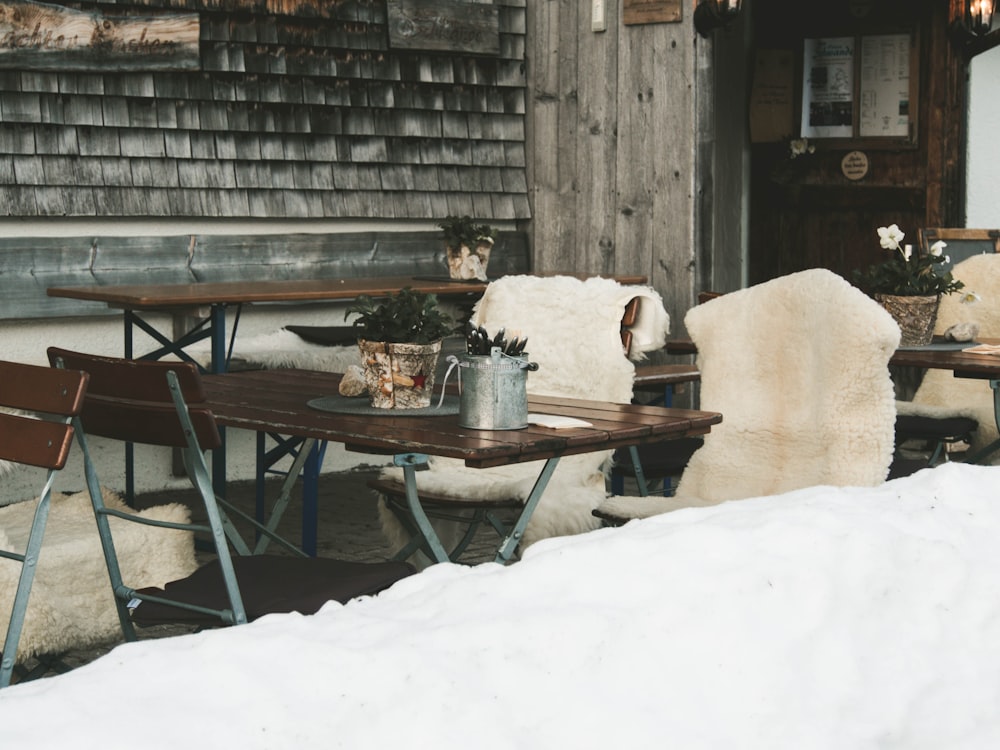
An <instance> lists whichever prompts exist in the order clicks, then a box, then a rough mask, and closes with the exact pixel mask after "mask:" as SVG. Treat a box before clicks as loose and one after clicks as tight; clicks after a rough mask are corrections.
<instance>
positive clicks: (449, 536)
mask: <svg viewBox="0 0 1000 750" xmlns="http://www.w3.org/2000/svg"><path fill="white" fill-rule="evenodd" d="M636 297H638V298H640V300H641V302H640V306H639V315H638V318H637V320H636V326H635V328H633V329H632V342H633V346H632V350H631V356H632V357H633V358H636V359H642V358H643V357H644V356H645V352H648V351H652V350H654V349H659V348H662V346H663V344H664V342H665V341H666V336H667V333H668V332H669V319H668V317H667V313H666V311H665V310H664V308H663V301H662V299H661V298H660V296H659V294H658V293H657V292H656V291H655V290H653V289H652V288H650V287H646V286H623V285H621V284H618V283H617V282H615V281H614V280H611V279H603V278H591V279H587V280H585V281H584V280H580V279H576V278H573V277H568V276H554V277H538V276H506V277H504V278H501V279H498V280H497V281H494V282H493V283H492V284H490V285H489V287H487V289H486V293H485V294H484V295H483V297H482V299H481V300H480V301H479V302H478V303H477V305H476V306H475V308H474V310H473V316H472V320H473V322H474V323H475V324H477V325H482V326H483V327H485V328H486V330H487V331H489V332H490V333H491V334H495V333H496V332H497V331H499V330H500V328H504V329H506V332H507V336H508V338H509V337H510V336H513V335H517V336H518V337H520V338H523V337H525V336H527V338H528V347H527V353H528V355H529V359H530V360H531V361H532V362H537V363H538V365H539V367H538V370H537V371H535V372H531V373H529V374H528V381H527V390H528V393H529V394H536V395H546V396H566V397H570V398H589V399H597V400H602V401H612V402H617V403H628V402H629V401H631V399H632V381H633V378H634V376H635V366H634V365H633V363H632V362H631V361H630V360H629V358H628V357H627V356H626V354H625V351H624V349H623V347H622V340H621V321H622V315H623V313H624V312H625V306H626V305H627V304H628V303H629V301H630V300H632V299H634V298H636ZM610 456H611V452H610V451H603V452H599V453H588V454H584V455H579V456H567V457H565V458H563V459H561V460H560V462H559V465H558V468H557V469H556V471H555V473H554V474H553V476H552V478H551V480H550V481H549V484H548V487H547V488H546V490H545V493H544V494H543V495H542V499H541V502H540V503H539V504H538V506H537V507H536V509H535V513H534V515H533V516H532V519H531V522H530V523H529V524H528V528H527V529H526V531H525V536H524V540H523V541H522V545H521V546H522V549H523V548H524V547H527V546H529V545H531V544H532V543H534V542H536V541H538V540H539V539H544V538H546V537H550V536H562V535H566V534H576V533H580V532H583V531H589V530H591V529H593V528H596V527H597V525H598V522H597V519H595V518H594V516H593V514H592V513H591V511H592V510H593V509H594V508H596V507H597V505H598V504H599V503H600V502H601V501H602V500H603V499H604V497H605V475H604V470H605V468H606V463H607V461H608V459H609V458H610ZM430 467H431V468H430V471H420V472H417V486H418V488H421V489H424V490H425V491H430V492H440V493H445V494H448V495H452V496H456V497H464V498H472V499H477V498H484V499H485V498H510V497H516V498H519V499H521V500H522V501H523V500H524V499H525V498H526V497H527V496H528V494H529V493H530V491H531V488H532V486H533V485H534V482H535V480H536V479H537V477H538V474H539V472H540V471H541V467H542V464H541V463H540V462H532V463H527V464H516V465H511V466H504V467H500V468H496V469H469V468H467V467H466V466H465V465H464V464H463V463H462V462H461V461H458V460H455V459H447V458H431V462H430ZM384 476H388V477H392V478H395V479H397V480H401V479H402V471H401V470H400V469H396V468H392V469H387V470H386V471H385V472H384ZM380 512H381V516H382V522H383V529H384V531H385V533H386V536H387V537H388V539H389V540H390V543H392V544H394V545H396V546H402V545H403V543H405V541H406V540H407V536H406V534H405V533H404V532H403V531H402V529H401V528H400V527H399V525H398V522H397V521H396V519H395V518H394V517H393V516H392V514H391V513H390V512H389V511H388V510H387V509H386V508H385V507H384V506H382V507H381V508H380ZM435 528H436V529H437V531H438V533H439V534H440V536H441V538H442V542H443V543H444V544H445V547H446V548H447V547H448V546H449V545H450V544H452V543H454V541H455V540H456V539H457V533H458V530H459V527H458V526H457V525H454V524H446V523H436V524H435ZM415 562H417V564H420V562H421V561H420V560H415Z"/></svg>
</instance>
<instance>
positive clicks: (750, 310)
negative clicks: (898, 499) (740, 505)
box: [596, 269, 900, 523]
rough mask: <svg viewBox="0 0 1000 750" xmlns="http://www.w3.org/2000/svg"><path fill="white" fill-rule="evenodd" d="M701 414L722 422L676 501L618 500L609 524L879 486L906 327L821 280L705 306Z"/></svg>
mask: <svg viewBox="0 0 1000 750" xmlns="http://www.w3.org/2000/svg"><path fill="white" fill-rule="evenodd" d="M684 321H685V324H686V326H687V329H688V331H689V333H690V335H691V338H692V339H693V341H694V343H695V344H696V346H697V347H698V366H699V369H700V371H701V406H702V408H704V409H709V410H711V411H717V412H721V414H722V423H721V424H719V425H717V426H715V427H713V428H712V431H711V432H710V433H709V434H708V435H706V436H705V443H704V445H703V446H702V448H701V449H699V450H698V451H697V452H696V453H695V454H694V455H693V456H692V458H691V460H690V462H689V464H688V466H687V468H686V469H685V470H684V473H683V474H682V475H681V479H680V482H679V484H678V486H677V492H676V494H675V496H674V497H646V498H639V497H621V496H619V497H612V498H609V499H608V500H607V501H605V502H604V503H602V504H601V506H600V507H599V508H598V510H597V511H596V514H597V515H598V516H599V517H600V518H602V519H604V520H605V521H608V522H611V523H621V522H624V521H626V520H628V519H630V518H641V517H646V516H651V515H655V514H658V513H663V512H666V511H670V510H676V509H678V508H685V507H690V506H702V505H713V504H717V503H721V502H724V501H726V500H737V499H741V498H748V497H757V496H764V495H776V494H779V493H782V492H788V491H789V490H794V489H799V488H802V487H809V486H814V485H842V486H846V485H859V486H873V485H877V484H879V483H881V482H883V481H884V480H885V478H886V474H887V472H888V470H889V464H890V462H891V460H892V454H893V424H894V421H895V415H896V411H895V404H894V395H893V387H892V380H891V378H890V376H889V369H888V364H889V358H890V357H891V356H892V354H893V352H894V351H895V350H896V347H897V346H898V345H899V336H900V334H899V327H898V326H897V325H896V323H895V322H894V321H893V319H892V318H891V317H890V316H889V314H888V313H887V312H885V310H883V309H882V308H881V307H880V306H879V305H878V304H877V303H876V302H874V301H873V300H872V299H870V298H869V297H867V296H866V295H864V294H863V293H862V292H861V291H859V290H858V289H856V288H855V287H853V286H851V285H850V284H848V283H847V281H845V280H844V279H843V278H841V277H840V276H838V275H836V274H834V273H832V272H830V271H827V270H825V269H812V270H808V271H802V272H799V273H794V274H790V275H788V276H783V277H781V278H778V279H774V280H772V281H768V282H765V283H763V284H758V285H757V286H753V287H750V288H749V289H744V290H741V291H738V292H732V293H730V294H726V295H724V296H721V297H718V298H717V299H714V300H711V301H709V302H706V303H705V304H702V305H698V306H697V307H694V308H692V309H691V310H689V311H688V313H687V315H686V316H685V319H684Z"/></svg>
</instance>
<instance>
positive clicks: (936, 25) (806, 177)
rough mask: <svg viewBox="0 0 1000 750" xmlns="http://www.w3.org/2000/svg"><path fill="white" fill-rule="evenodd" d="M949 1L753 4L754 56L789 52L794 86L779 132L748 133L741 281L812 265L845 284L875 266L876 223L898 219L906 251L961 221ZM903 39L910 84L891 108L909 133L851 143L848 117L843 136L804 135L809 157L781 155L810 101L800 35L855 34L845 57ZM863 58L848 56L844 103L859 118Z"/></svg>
mask: <svg viewBox="0 0 1000 750" xmlns="http://www.w3.org/2000/svg"><path fill="white" fill-rule="evenodd" d="M948 5H949V3H948V0H870V1H868V2H866V1H865V0H831V1H829V2H822V3H820V2H815V3H802V2H800V1H799V0H755V1H754V3H753V5H752V13H753V23H754V30H755V50H754V52H755V56H756V57H757V59H758V60H759V59H760V55H761V54H765V55H767V54H772V52H771V51H774V50H779V51H781V50H783V51H785V52H786V53H788V52H789V51H790V53H791V55H790V57H786V59H791V60H792V61H793V62H794V72H793V74H792V75H793V77H794V81H793V84H792V88H791V89H790V91H791V93H792V97H791V101H790V102H787V104H788V108H789V109H790V110H791V117H792V122H791V123H790V126H791V128H790V132H789V135H788V136H786V137H785V138H783V139H782V140H762V139H761V138H760V135H761V132H762V131H763V132H764V134H765V135H769V137H770V138H773V137H774V135H775V130H776V126H775V125H774V123H773V122H772V123H770V124H769V127H765V128H759V127H758V128H757V131H756V132H754V128H753V127H752V128H751V131H752V132H751V140H752V145H751V175H752V176H751V194H750V201H749V211H750V232H749V236H750V240H749V281H750V283H751V284H752V283H758V282H760V281H764V280H767V279H770V278H774V277H776V276H780V275H784V274H787V273H792V272H794V271H798V270H802V269H805V268H815V267H823V268H829V269H831V270H833V271H835V272H837V273H839V274H841V275H843V276H845V277H846V278H848V279H850V278H851V275H852V271H853V270H854V269H858V268H863V267H867V266H868V265H870V264H871V263H874V262H878V261H879V260H880V253H882V252H884V251H882V250H881V249H880V247H879V244H878V237H877V234H876V230H877V228H878V227H880V226H887V225H889V224H893V223H895V224H898V225H899V227H900V229H902V231H903V232H904V233H905V234H906V238H905V240H904V242H905V243H910V242H912V244H913V245H914V246H916V245H917V234H918V230H919V229H920V228H922V227H928V226H959V225H960V222H961V217H962V214H963V211H964V209H963V205H964V200H963V195H962V190H963V187H962V186H963V180H962V170H963V165H962V162H961V158H960V157H961V151H962V148H961V143H962V138H963V131H964V111H965V65H964V63H963V61H962V59H961V58H960V56H959V55H957V54H956V52H955V50H954V49H953V48H952V45H951V44H950V42H949V39H948V34H947V25H948V17H949V7H948ZM902 34H910V35H912V40H913V44H914V45H915V48H914V50H913V54H912V57H911V62H910V65H909V74H910V75H911V76H917V79H916V80H915V81H914V85H913V86H912V87H911V89H910V90H911V92H912V93H911V96H910V100H909V102H908V103H907V102H905V101H902V98H901V101H900V106H901V108H902V107H905V106H907V105H908V107H909V110H908V119H909V127H910V131H909V134H908V135H907V136H906V137H895V138H878V137H870V133H871V128H869V129H868V135H866V136H864V137H862V133H861V132H860V131H859V130H858V128H857V117H858V114H855V121H854V122H855V127H854V130H853V131H852V133H851V135H850V136H848V137H841V138H810V139H809V144H810V145H811V146H815V151H814V152H812V153H809V152H807V153H804V154H801V155H798V156H796V157H795V158H792V157H791V154H790V149H789V140H790V139H791V138H798V137H799V135H800V134H801V127H803V124H802V118H801V112H802V107H803V99H804V98H805V99H807V98H808V97H809V96H810V94H809V92H808V91H807V92H806V93H805V94H804V93H803V84H802V82H803V76H804V70H805V69H806V68H807V67H808V64H809V63H807V62H806V60H805V58H807V57H808V54H807V52H808V50H805V48H806V44H807V43H805V42H804V40H806V39H818V38H822V39H829V38H845V39H854V40H855V42H856V43H855V45H854V48H853V49H854V53H855V54H860V51H861V48H862V45H863V44H865V45H866V47H865V48H866V49H871V40H870V39H868V37H880V36H881V37H884V38H893V35H895V36H896V38H898V36H899V35H902ZM808 44H810V45H815V43H814V42H810V43H808ZM809 49H813V47H810V48H809ZM872 57H873V56H872V55H869V56H868V58H860V57H859V59H858V64H857V65H856V66H855V71H856V75H855V81H854V84H855V85H854V93H853V101H854V107H855V108H856V109H857V110H858V111H860V110H861V108H862V107H864V106H867V105H868V104H870V102H869V101H868V100H864V101H862V95H861V92H860V91H859V89H861V88H862V85H861V84H862V82H863V81H864V80H866V77H868V76H871V75H873V71H872V69H871V68H872V66H871V65H870V64H869V63H871V61H872V60H871V58H872ZM810 59H811V60H813V62H815V58H810ZM862 63H864V64H866V68H865V69H864V70H862V69H860V65H861V64H862ZM755 67H757V68H759V63H758V64H757V66H755ZM874 74H875V75H877V74H878V71H875V73H874ZM759 83H760V82H759V81H758V80H755V81H754V84H753V86H752V90H753V91H754V93H755V94H759V93H760V87H759ZM869 93H870V92H869ZM755 106H756V110H755V109H754V107H755ZM762 106H763V105H761V104H760V101H759V99H758V101H757V103H756V104H755V103H754V101H753V100H752V101H751V118H753V116H754V114H755V113H756V114H757V115H760V114H761V112H762V111H763V112H769V110H766V109H765V110H762V109H761V107H762ZM768 130H769V131H770V132H769V133H768ZM848 155H850V157H848ZM845 157H848V163H847V164H845ZM865 166H866V167H867V170H866V171H865V172H864V174H863V175H862V176H860V177H859V174H861V172H862V171H864V170H863V168H864V167H865ZM845 170H846V172H847V173H848V174H849V175H850V177H849V176H848V175H847V174H845ZM851 177H853V178H856V179H851Z"/></svg>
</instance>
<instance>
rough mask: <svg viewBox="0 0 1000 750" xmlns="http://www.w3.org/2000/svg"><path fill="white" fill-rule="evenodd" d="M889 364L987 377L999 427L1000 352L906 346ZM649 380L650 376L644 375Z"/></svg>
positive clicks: (670, 348) (684, 347)
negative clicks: (983, 352)
mask: <svg viewBox="0 0 1000 750" xmlns="http://www.w3.org/2000/svg"><path fill="white" fill-rule="evenodd" d="M976 343H979V344H993V345H1000V339H992V338H980V339H976V341H975V342H970V343H968V344H966V346H974V345H975V344H976ZM664 348H665V349H666V351H667V353H668V354H697V352H698V348H697V347H696V346H695V345H694V342H693V341H691V340H690V339H672V340H670V341H668V342H667V344H666V346H665V347H664ZM889 364H890V365H896V366H900V367H923V368H931V369H936V370H951V371H952V372H953V373H954V375H955V377H956V378H972V379H978V380H988V381H989V383H990V388H991V389H992V390H993V415H994V419H995V421H996V424H997V428H998V429H1000V356H998V355H995V354H970V353H968V352H966V351H963V350H961V349H959V348H947V349H943V348H940V347H939V346H935V345H931V346H927V347H907V348H905V349H897V350H896V351H895V352H894V353H893V355H892V357H891V358H890V360H889ZM647 380H648V382H652V377H650V378H648V379H647ZM997 450H1000V440H994V441H993V442H992V443H990V445H988V446H986V447H984V448H983V449H982V450H980V451H979V452H977V453H976V454H975V455H974V456H970V457H969V458H967V459H966V460H967V461H969V462H970V463H978V462H979V461H982V460H983V458H985V457H986V456H988V455H990V454H991V453H993V452H995V451H997Z"/></svg>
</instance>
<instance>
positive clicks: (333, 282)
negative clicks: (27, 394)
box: [47, 273, 646, 310]
mask: <svg viewBox="0 0 1000 750" xmlns="http://www.w3.org/2000/svg"><path fill="white" fill-rule="evenodd" d="M543 275H555V274H543ZM563 275H570V276H576V277H577V278H586V277H587V276H588V274H575V273H574V274H563ZM610 278H614V279H615V280H616V281H618V282H619V283H621V284H643V283H645V282H646V277H645V276H638V275H631V276H626V275H623V276H612V277H610ZM487 283H488V282H485V281H452V280H450V279H448V278H447V277H446V276H442V277H441V278H440V279H437V278H431V277H419V276H386V277H372V278H354V279H290V280H285V279H270V280H261V281H222V282H204V283H194V284H121V285H109V286H99V285H96V284H95V285H90V286H67V287H50V288H49V289H48V290H47V294H48V295H49V296H50V297H69V298H71V299H82V300H91V301H94V302H104V303H106V304H107V305H108V306H109V307H114V308H122V309H126V310H162V309H170V308H186V307H200V306H203V305H219V304H223V305H234V304H252V303H254V302H315V301H336V300H347V299H355V298H357V297H359V296H361V295H368V296H371V297H384V296H388V295H391V294H395V293H396V292H398V291H399V290H400V289H402V288H404V287H407V286H408V287H410V288H412V289H413V290H414V291H418V292H422V293H424V294H437V295H441V296H447V295H463V294H471V295H477V296H478V295H481V294H482V293H483V292H484V291H486V286H487Z"/></svg>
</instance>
